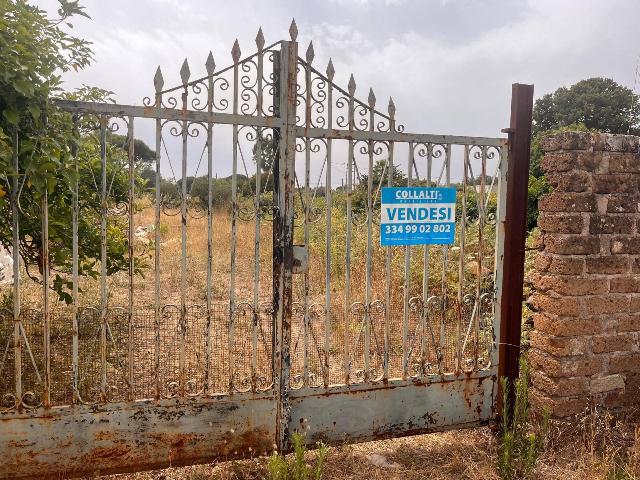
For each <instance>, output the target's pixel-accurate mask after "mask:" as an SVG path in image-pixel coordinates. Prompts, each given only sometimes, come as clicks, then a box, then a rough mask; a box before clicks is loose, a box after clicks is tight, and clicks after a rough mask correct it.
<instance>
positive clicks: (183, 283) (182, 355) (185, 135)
mask: <svg viewBox="0 0 640 480" xmlns="http://www.w3.org/2000/svg"><path fill="white" fill-rule="evenodd" d="M185 62H186V61H185ZM187 95H188V91H187V87H186V86H185V87H184V91H183V92H182V109H183V111H186V110H187V106H188V105H187ZM181 133H182V172H181V178H182V181H181V183H180V187H181V193H180V197H181V198H180V220H181V221H180V247H181V248H180V338H179V340H178V341H179V344H178V348H179V352H178V369H179V381H178V385H179V388H178V391H179V393H180V396H184V395H185V388H186V385H185V382H186V368H187V367H186V355H187V351H186V348H187V347H186V342H187V192H188V191H187V144H188V140H189V122H187V121H186V120H183V121H182V132H181Z"/></svg>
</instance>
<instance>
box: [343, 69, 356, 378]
mask: <svg viewBox="0 0 640 480" xmlns="http://www.w3.org/2000/svg"><path fill="white" fill-rule="evenodd" d="M351 80H353V76H352V77H351ZM350 83H351V82H350ZM349 90H350V91H349V102H348V108H349V112H348V113H349V131H350V132H353V130H354V129H355V125H354V123H355V121H354V98H353V93H354V90H355V87H354V88H353V89H349ZM353 148H354V143H353V140H351V139H349V151H348V157H347V231H346V253H345V270H344V284H345V285H344V320H345V329H344V336H345V338H344V383H345V385H349V383H350V377H351V348H350V347H351V346H350V343H351V335H350V330H351V231H352V227H353V218H352V215H353V213H352V206H351V202H352V194H353V192H352V191H351V190H352V187H353V165H354V158H353V157H354V155H353Z"/></svg>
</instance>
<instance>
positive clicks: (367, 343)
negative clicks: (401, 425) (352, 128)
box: [364, 91, 375, 382]
mask: <svg viewBox="0 0 640 480" xmlns="http://www.w3.org/2000/svg"><path fill="white" fill-rule="evenodd" d="M374 106H375V97H373V91H371V92H370V95H369V131H370V132H373V131H374V120H375V118H374V116H375V114H374ZM374 146H375V145H374V143H373V140H371V139H370V140H368V141H367V150H368V153H369V164H368V169H369V172H368V175H367V258H366V261H365V269H366V271H365V284H366V285H365V310H364V322H365V324H364V325H365V328H364V381H365V382H367V381H369V380H370V378H369V376H370V371H371V366H370V362H371V359H370V355H371V281H372V258H371V257H372V255H373V149H374Z"/></svg>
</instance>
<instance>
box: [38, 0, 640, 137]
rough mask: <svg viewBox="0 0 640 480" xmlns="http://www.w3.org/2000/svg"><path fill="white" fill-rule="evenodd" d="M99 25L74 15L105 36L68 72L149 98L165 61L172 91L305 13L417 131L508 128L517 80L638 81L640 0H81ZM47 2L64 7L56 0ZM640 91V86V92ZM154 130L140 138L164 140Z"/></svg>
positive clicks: (282, 31) (302, 24) (318, 35)
mask: <svg viewBox="0 0 640 480" xmlns="http://www.w3.org/2000/svg"><path fill="white" fill-rule="evenodd" d="M80 3H81V4H82V5H84V6H86V11H87V13H88V14H89V15H91V17H92V20H88V19H84V18H81V17H78V18H76V19H75V20H74V22H73V23H74V25H75V28H74V31H75V33H76V34H78V35H80V36H82V37H84V38H86V39H88V40H90V41H91V42H93V50H94V53H95V61H94V63H93V65H92V66H90V67H89V68H87V69H86V70H84V71H82V72H80V73H77V74H76V73H73V74H69V75H67V76H66V77H65V80H66V87H67V88H72V87H75V86H79V85H81V84H89V85H95V86H100V87H103V88H107V89H109V90H112V91H114V92H115V93H116V99H117V100H118V102H120V103H133V104H140V103H141V101H142V98H143V97H144V96H146V95H150V94H152V93H153V83H152V79H153V75H154V72H155V69H156V67H157V66H158V65H161V66H162V70H163V72H164V74H165V86H168V85H172V84H178V83H179V73H178V72H179V69H180V66H181V64H182V61H183V59H184V58H185V57H188V59H189V63H190V65H191V70H192V73H193V76H192V78H195V76H200V75H201V74H204V61H205V59H206V56H207V53H208V52H209V50H211V51H212V52H213V54H214V57H215V59H216V63H217V65H218V66H219V67H222V66H226V65H227V64H229V63H230V62H231V55H230V50H231V46H232V44H233V41H234V39H235V38H238V40H239V42H240V46H241V48H242V51H243V56H244V54H251V53H253V51H254V49H255V45H254V38H255V35H256V32H257V30H258V27H259V26H262V29H263V31H264V34H265V37H266V41H267V44H269V43H271V42H274V41H277V40H280V39H287V38H288V33H287V30H288V26H289V23H290V22H291V18H292V17H295V19H296V22H297V24H298V29H299V32H300V33H299V37H298V41H299V42H300V50H301V52H304V50H305V49H306V46H307V44H308V42H309V41H310V40H313V42H314V47H315V52H316V60H315V62H314V64H318V65H319V66H320V68H319V69H320V70H321V71H324V66H325V65H326V62H327V60H328V59H329V57H332V58H333V62H334V64H335V68H336V80H337V82H338V83H340V84H342V85H345V86H346V83H347V80H348V78H349V74H350V73H353V74H354V76H355V79H356V83H357V85H358V90H357V92H356V95H357V96H360V97H361V98H362V99H363V100H365V99H366V96H367V93H368V89H369V87H373V89H374V91H375V93H376V96H377V98H378V99H380V100H383V99H384V104H386V99H387V98H388V97H389V96H390V95H391V96H393V98H394V100H395V103H396V107H397V114H396V116H397V118H398V120H399V121H400V122H402V123H404V124H405V125H406V129H407V131H410V132H419V133H447V134H460V135H484V136H500V135H501V134H500V129H501V128H504V127H505V126H507V125H508V122H509V118H508V115H509V102H510V92H511V84H512V83H514V82H521V83H533V84H535V93H536V98H537V97H539V96H541V95H543V94H544V93H548V92H551V91H553V90H555V89H556V88H558V87H560V86H563V85H567V86H568V85H571V84H572V83H575V82H576V81H579V80H581V79H584V78H589V77H593V76H606V77H610V78H613V79H614V80H615V81H617V82H618V83H621V84H623V85H626V86H629V87H631V88H633V87H634V74H635V70H636V67H637V64H638V59H639V55H640V25H639V20H640V1H639V0H599V1H598V0H477V1H474V0H325V1H320V0H309V1H307V0H297V1H295V0H290V1H266V0H263V1H249V0H232V1H231V0H224V1H222V0H214V1H205V0H136V1H132V0H129V1H126V0H109V1H104V0H81V2H80ZM36 4H38V5H39V6H41V7H42V8H44V9H46V10H48V11H50V12H51V13H54V12H55V9H56V8H57V2H56V1H55V0H40V1H37V2H36ZM636 89H637V88H636ZM150 133H151V132H150V131H146V130H144V129H143V131H142V132H141V135H142V136H143V137H147V138H145V140H147V141H149V142H150V143H151V139H152V138H153V137H152V136H150Z"/></svg>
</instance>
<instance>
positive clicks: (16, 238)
mask: <svg viewBox="0 0 640 480" xmlns="http://www.w3.org/2000/svg"><path fill="white" fill-rule="evenodd" d="M19 141H20V138H19V135H18V129H17V128H16V130H15V134H14V137H13V168H14V172H13V185H12V188H13V190H12V192H11V215H12V216H13V232H12V233H13V241H12V252H11V253H12V254H13V358H14V376H15V393H16V403H17V405H16V407H20V405H21V404H22V336H21V335H20V322H21V320H20V234H19V232H20V218H19V212H18V195H19V194H20V179H19V173H20V162H19V152H18V149H19V147H20V145H19Z"/></svg>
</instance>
